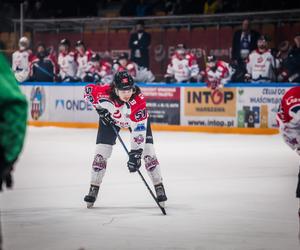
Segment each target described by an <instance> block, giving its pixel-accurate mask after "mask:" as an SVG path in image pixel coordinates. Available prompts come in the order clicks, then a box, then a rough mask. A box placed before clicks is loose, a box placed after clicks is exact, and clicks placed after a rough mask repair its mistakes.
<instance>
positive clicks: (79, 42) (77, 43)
mask: <svg viewBox="0 0 300 250" xmlns="http://www.w3.org/2000/svg"><path fill="white" fill-rule="evenodd" d="M79 46H82V47H84V48H85V44H84V42H83V41H82V40H78V41H77V42H76V44H75V47H79Z"/></svg>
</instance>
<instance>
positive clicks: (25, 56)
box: [12, 36, 33, 82]
mask: <svg viewBox="0 0 300 250" xmlns="http://www.w3.org/2000/svg"><path fill="white" fill-rule="evenodd" d="M32 60H33V54H32V51H31V50H30V49H29V40H28V38H27V37H25V36H23V37H21V39H20V40H19V50H17V51H15V52H14V53H13V54H12V70H13V72H14V74H15V77H16V79H17V81H18V82H24V81H26V80H28V79H29V73H30V63H31V61H32Z"/></svg>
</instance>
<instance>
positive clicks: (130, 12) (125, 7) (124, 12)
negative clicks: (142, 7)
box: [120, 0, 137, 16]
mask: <svg viewBox="0 0 300 250" xmlns="http://www.w3.org/2000/svg"><path fill="white" fill-rule="evenodd" d="M136 6H137V4H136V1H135V0H123V1H122V6H121V9H120V16H135V14H136Z"/></svg>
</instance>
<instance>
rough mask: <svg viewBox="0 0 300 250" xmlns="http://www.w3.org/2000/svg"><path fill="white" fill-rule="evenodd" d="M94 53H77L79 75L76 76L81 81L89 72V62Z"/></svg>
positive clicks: (88, 51) (89, 51)
mask: <svg viewBox="0 0 300 250" xmlns="http://www.w3.org/2000/svg"><path fill="white" fill-rule="evenodd" d="M92 55H93V52H92V51H91V50H90V49H88V50H86V51H85V52H84V54H82V55H81V54H80V53H77V55H76V62H77V65H78V67H77V74H76V76H77V77H78V78H80V79H83V78H84V76H85V72H87V71H88V62H89V61H90V60H91V57H92Z"/></svg>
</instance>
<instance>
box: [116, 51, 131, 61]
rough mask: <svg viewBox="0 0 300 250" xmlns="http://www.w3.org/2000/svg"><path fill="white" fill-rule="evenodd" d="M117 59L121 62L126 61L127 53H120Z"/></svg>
mask: <svg viewBox="0 0 300 250" xmlns="http://www.w3.org/2000/svg"><path fill="white" fill-rule="evenodd" d="M118 58H119V60H121V59H126V60H128V58H129V56H128V53H126V52H122V53H121V54H120V55H119V57H118Z"/></svg>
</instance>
